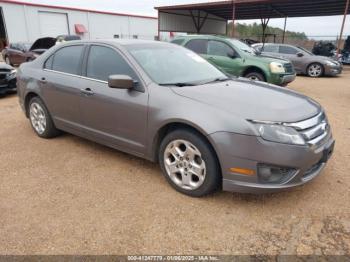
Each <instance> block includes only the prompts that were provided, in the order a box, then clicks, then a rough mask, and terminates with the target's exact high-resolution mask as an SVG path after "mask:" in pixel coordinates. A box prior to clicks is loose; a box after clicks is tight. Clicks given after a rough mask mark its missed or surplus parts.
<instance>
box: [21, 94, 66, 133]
mask: <svg viewBox="0 0 350 262" xmlns="http://www.w3.org/2000/svg"><path fill="white" fill-rule="evenodd" d="M28 110H29V120H30V123H31V125H32V128H33V130H34V131H35V133H36V134H37V135H38V136H39V137H42V138H53V137H56V136H58V135H59V134H60V131H59V130H58V129H57V128H56V127H55V125H54V123H53V121H52V118H51V116H50V113H49V111H48V110H47V108H46V106H45V104H44V102H43V101H42V100H41V99H40V98H39V97H33V98H32V99H31V100H30V102H29V108H28Z"/></svg>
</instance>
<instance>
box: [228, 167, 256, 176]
mask: <svg viewBox="0 0 350 262" xmlns="http://www.w3.org/2000/svg"><path fill="white" fill-rule="evenodd" d="M230 171H231V172H232V173H239V174H242V175H247V176H252V175H254V174H255V172H254V170H252V169H246V168H239V167H232V168H230Z"/></svg>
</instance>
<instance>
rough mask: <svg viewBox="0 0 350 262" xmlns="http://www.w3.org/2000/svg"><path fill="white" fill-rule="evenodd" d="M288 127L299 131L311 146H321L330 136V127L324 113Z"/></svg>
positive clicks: (289, 124)
mask: <svg viewBox="0 0 350 262" xmlns="http://www.w3.org/2000/svg"><path fill="white" fill-rule="evenodd" d="M286 126H290V127H293V128H294V129H295V130H297V131H298V132H299V133H300V134H301V136H302V137H303V138H304V140H305V141H306V142H307V143H308V144H309V145H310V146H318V145H321V144H322V143H323V142H324V141H325V140H326V139H327V138H328V136H329V134H330V126H329V124H328V121H327V117H326V115H325V113H324V112H321V113H319V114H318V115H316V116H314V117H312V118H309V119H307V120H304V121H300V122H296V123H288V124H286Z"/></svg>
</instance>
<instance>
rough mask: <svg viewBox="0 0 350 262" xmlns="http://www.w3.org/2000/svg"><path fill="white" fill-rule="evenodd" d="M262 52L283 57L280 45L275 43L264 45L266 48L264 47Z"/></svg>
mask: <svg viewBox="0 0 350 262" xmlns="http://www.w3.org/2000/svg"><path fill="white" fill-rule="evenodd" d="M261 48H262V47H261ZM262 52H263V53H264V54H266V55H269V56H275V57H281V55H280V53H279V46H278V45H273V44H267V45H264V48H262Z"/></svg>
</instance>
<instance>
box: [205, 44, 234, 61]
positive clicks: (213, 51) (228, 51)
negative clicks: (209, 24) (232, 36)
mask: <svg viewBox="0 0 350 262" xmlns="http://www.w3.org/2000/svg"><path fill="white" fill-rule="evenodd" d="M208 55H213V56H224V57H230V58H232V57H233V56H234V55H235V51H234V50H233V49H232V48H231V47H230V46H229V45H227V44H225V43H223V42H220V41H209V43H208Z"/></svg>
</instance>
